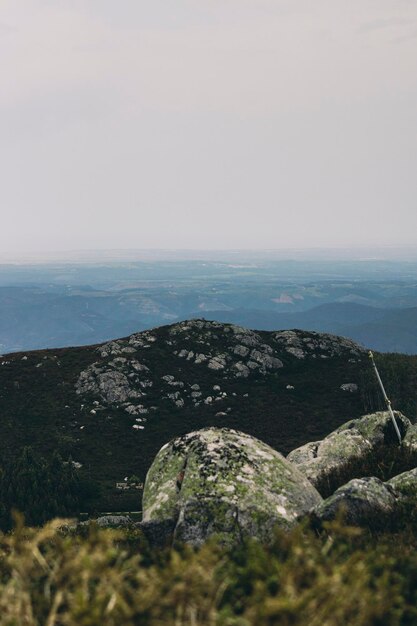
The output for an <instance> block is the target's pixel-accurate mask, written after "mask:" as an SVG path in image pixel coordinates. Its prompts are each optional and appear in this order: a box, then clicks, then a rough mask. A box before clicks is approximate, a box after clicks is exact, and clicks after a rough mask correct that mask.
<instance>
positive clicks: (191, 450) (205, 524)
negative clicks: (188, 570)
mask: <svg viewBox="0 0 417 626" xmlns="http://www.w3.org/2000/svg"><path fill="white" fill-rule="evenodd" d="M320 501H321V496H320V495H319V494H318V492H317V491H316V490H315V489H314V487H313V486H312V485H311V484H310V483H309V482H308V480H306V478H305V477H304V476H303V475H302V474H300V472H298V470H297V469H296V468H295V467H294V466H293V465H291V463H289V462H288V461H287V460H286V459H285V458H284V457H283V456H282V455H281V454H279V453H278V452H276V451H275V450H273V449H272V448H270V447H269V446H268V445H266V444H264V443H262V442H261V441H259V440H258V439H255V438H254V437H250V436H249V435H246V434H243V433H240V432H238V431H235V430H229V429H226V428H207V429H203V430H200V431H196V432H193V433H190V434H188V435H185V436H183V437H180V438H178V439H175V440H174V441H171V442H170V443H168V444H166V445H165V446H163V448H161V450H160V452H159V453H158V455H157V456H156V458H155V460H154V462H153V464H152V466H151V468H150V470H149V472H148V475H147V478H146V483H145V489H144V494H143V520H144V522H145V523H149V522H159V523H162V522H164V521H166V522H167V524H168V526H169V523H168V522H169V521H170V520H171V521H173V522H174V528H175V530H174V536H175V538H176V539H179V540H182V541H186V542H188V543H191V544H193V545H200V544H201V543H203V542H204V541H205V540H206V539H207V538H208V537H210V536H211V535H216V536H218V537H219V538H220V539H221V540H223V541H225V542H236V541H240V540H241V538H242V537H243V536H254V537H257V538H259V539H261V540H267V539H268V538H270V536H271V530H272V528H273V526H274V525H279V526H282V527H284V528H289V527H291V526H292V525H293V524H295V523H296V521H297V519H298V517H299V516H300V515H303V514H305V513H306V512H307V511H309V510H310V509H311V508H312V507H313V506H315V505H317V504H318V503H319V502H320Z"/></svg>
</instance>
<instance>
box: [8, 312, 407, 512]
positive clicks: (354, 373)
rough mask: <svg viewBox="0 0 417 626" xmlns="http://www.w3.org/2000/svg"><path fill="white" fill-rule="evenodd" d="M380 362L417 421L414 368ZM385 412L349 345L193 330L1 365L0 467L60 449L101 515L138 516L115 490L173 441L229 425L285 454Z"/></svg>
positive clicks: (211, 327)
mask: <svg viewBox="0 0 417 626" xmlns="http://www.w3.org/2000/svg"><path fill="white" fill-rule="evenodd" d="M378 361H379V365H380V367H381V368H382V372H383V376H384V377H385V381H386V383H387V387H388V390H389V393H390V394H391V396H392V400H393V401H394V405H395V407H396V408H398V409H400V410H402V411H404V412H405V413H408V415H409V417H413V414H414V413H415V404H416V390H415V381H416V379H417V359H416V358H415V357H404V356H401V355H379V357H378ZM342 385H356V386H357V390H356V388H355V387H347V388H342ZM352 390H353V391H352ZM381 406H382V405H381V401H380V398H379V396H378V393H377V389H376V385H375V382H374V379H373V378H372V375H371V371H370V368H369V362H368V358H367V355H366V352H365V351H364V350H363V349H362V348H360V347H359V346H357V345H356V344H354V343H353V342H352V341H350V340H347V339H343V338H340V337H335V336H332V335H324V334H319V333H313V332H304V331H280V332H262V331H259V332H254V331H250V330H247V329H245V328H242V327H237V326H231V325H227V324H222V323H218V322H209V321H205V320H191V321H188V322H182V323H179V324H174V325H172V326H163V327H160V328H156V329H153V330H151V331H144V332H142V333H137V334H134V335H131V336H130V337H127V338H125V339H120V340H117V341H112V342H109V343H106V344H102V345H99V346H89V347H83V348H69V349H59V350H47V351H41V352H28V353H25V354H24V353H16V354H11V355H9V356H7V357H4V358H3V360H2V361H0V407H1V408H0V441H1V448H0V457H3V458H7V457H9V456H11V455H15V454H16V453H17V451H18V450H19V448H21V447H22V446H23V445H29V444H30V445H33V446H34V447H36V448H38V449H39V450H41V451H42V452H43V453H48V452H52V451H53V450H56V449H57V450H59V451H60V452H61V454H62V455H64V456H65V457H67V456H68V455H72V458H73V460H74V461H75V462H78V463H81V464H82V470H81V471H82V472H84V473H85V474H86V475H88V476H90V477H91V478H92V479H94V480H96V481H98V482H100V484H101V486H102V495H101V498H100V500H99V502H98V504H97V507H98V508H100V509H104V508H113V509H118V508H125V507H128V508H133V507H136V508H137V507H138V506H139V494H138V493H137V492H136V491H131V492H129V491H120V490H117V489H116V483H117V482H122V481H123V479H124V478H125V477H126V476H128V477H129V476H131V475H133V474H134V475H136V476H138V477H139V479H140V480H143V479H144V477H145V474H146V471H147V469H148V467H149V465H150V463H151V461H152V459H153V457H154V455H155V454H156V452H157V451H158V449H159V448H160V447H161V445H162V444H163V443H165V442H167V441H169V440H170V439H171V438H173V437H175V436H178V435H180V434H184V433H186V432H189V431H191V430H195V429H198V428H202V427H204V426H209V425H219V426H228V427H232V428H237V429H239V430H243V431H245V432H247V433H249V434H252V435H254V436H256V437H259V438H260V439H262V440H263V441H265V442H266V443H268V444H270V445H272V446H273V447H274V448H276V449H278V450H280V451H281V452H283V453H287V452H289V451H290V450H291V449H293V448H295V447H297V446H299V445H301V444H303V443H305V442H307V441H311V440H314V439H319V438H322V437H323V436H324V435H325V434H327V433H328V432H330V431H331V430H332V429H334V428H335V427H337V426H338V425H340V424H341V423H343V422H345V421H347V420H348V419H350V418H354V417H357V416H359V415H361V414H363V413H365V412H367V411H370V410H375V409H379V408H381ZM410 413H412V414H410Z"/></svg>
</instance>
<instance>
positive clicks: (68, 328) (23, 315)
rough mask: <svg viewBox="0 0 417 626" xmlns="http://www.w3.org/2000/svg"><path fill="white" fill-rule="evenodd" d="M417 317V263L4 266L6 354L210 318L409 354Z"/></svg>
mask: <svg viewBox="0 0 417 626" xmlns="http://www.w3.org/2000/svg"><path fill="white" fill-rule="evenodd" d="M232 261H233V262H232ZM416 312H417V264H415V263H406V262H403V263H388V262H376V261H363V262H359V261H357V262H347V261H345V262H337V261H335V262H334V263H333V262H329V261H326V262H324V261H320V262H319V261H314V262H313V261H312V262H310V263H309V262H307V261H303V262H301V261H291V260H288V261H284V260H282V261H272V260H268V259H267V258H263V257H262V258H261V257H259V258H258V257H253V258H251V259H245V258H240V257H239V256H237V257H236V258H233V259H231V258H229V257H228V258H227V260H223V261H222V260H221V259H219V260H218V261H215V260H213V259H211V260H210V259H206V260H204V259H203V258H202V259H199V260H189V261H187V260H185V259H183V260H177V261H168V260H165V261H149V260H148V261H146V260H143V261H141V262H139V261H138V262H133V261H132V262H130V263H127V262H125V263H112V262H109V263H101V264H92V263H90V264H88V263H84V264H83V263H80V264H70V263H67V264H60V265H59V264H55V265H54V264H44V265H33V266H30V265H9V266H6V265H0V354H7V353H9V352H15V351H19V350H37V349H43V348H58V347H65V346H78V345H89V344H93V343H99V342H102V341H106V340H109V339H111V338H112V337H120V336H124V335H127V334H129V333H132V332H137V331H139V330H145V329H148V328H153V327H156V326H160V325H162V324H169V323H174V322H177V321H180V320H183V319H190V318H193V317H196V318H198V317H202V316H204V317H207V318H209V319H218V320H219V321H224V322H233V323H240V324H243V325H246V326H249V327H251V328H258V329H264V330H279V329H290V328H300V329H305V330H310V329H311V330H317V331H320V332H332V333H336V334H339V335H344V336H347V337H351V338H352V339H354V340H356V341H358V342H360V343H363V344H364V345H366V346H369V347H371V348H373V349H375V350H380V351H396V352H404V353H410V354H411V353H417V330H416V329H417V324H416V320H417V313H416Z"/></svg>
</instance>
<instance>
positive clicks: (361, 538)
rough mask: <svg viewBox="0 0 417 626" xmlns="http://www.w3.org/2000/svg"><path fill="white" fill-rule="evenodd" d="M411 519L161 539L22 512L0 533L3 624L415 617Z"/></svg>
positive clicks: (328, 625)
mask: <svg viewBox="0 0 417 626" xmlns="http://www.w3.org/2000/svg"><path fill="white" fill-rule="evenodd" d="M415 530H416V526H415V525H414V526H413V525H412V524H411V525H410V526H409V527H408V528H407V530H405V531H403V532H402V533H401V534H398V533H397V534H394V535H388V534H382V535H378V536H376V535H372V534H369V533H363V532H361V531H359V530H358V529H352V528H347V527H344V526H342V525H341V524H340V523H334V524H332V525H330V526H328V527H327V530H326V532H325V533H322V534H319V535H317V534H315V533H314V532H312V531H310V530H308V529H306V528H302V527H299V528H297V529H295V530H294V531H292V532H289V533H283V532H279V531H277V533H276V535H275V538H274V541H273V542H272V544H270V545H268V546H265V545H262V544H261V543H259V542H258V541H255V540H249V541H246V542H244V543H243V544H241V545H240V546H238V547H234V548H223V547H221V546H219V545H218V544H215V543H213V542H210V543H207V544H205V545H203V546H202V547H201V548H199V549H197V550H193V549H190V548H188V547H186V546H183V545H178V546H176V547H175V548H173V549H170V550H167V549H165V550H156V549H151V548H149V546H148V545H147V544H146V543H145V542H144V539H143V537H142V535H141V534H140V533H139V532H138V531H136V530H134V529H130V530H129V529H128V530H125V531H123V532H122V531H111V530H98V529H97V528H95V527H94V526H91V527H90V528H88V529H83V534H82V535H80V534H73V533H71V532H68V531H64V530H63V529H62V522H60V521H55V522H51V523H49V524H48V525H46V526H44V527H43V528H40V529H38V530H35V529H29V528H25V527H24V526H23V525H22V523H21V521H20V520H18V524H17V526H16V528H15V529H14V531H13V532H12V533H10V534H7V535H1V534H0V625H1V626H12V625H13V626H14V625H19V626H20V625H23V624H25V625H27V626H39V625H40V624H48V626H53V625H54V626H55V625H56V626H58V625H59V626H61V625H65V626H120V625H121V624H123V626H140V625H146V626H162V625H164V626H170V625H172V626H192V625H197V624H198V626H252V625H254V624H256V626H272V625H275V624H276V625H283V626H290V625H291V626H305V625H306V624H308V625H309V626H323V625H324V626H382V625H383V626H412V625H413V624H415V623H416V622H417V608H416V607H417V539H416V533H415Z"/></svg>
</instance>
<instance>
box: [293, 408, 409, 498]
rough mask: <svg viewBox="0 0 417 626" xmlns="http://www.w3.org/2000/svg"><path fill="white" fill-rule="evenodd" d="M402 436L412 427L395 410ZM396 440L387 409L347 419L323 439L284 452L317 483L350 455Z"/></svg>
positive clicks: (344, 463) (341, 466) (357, 456)
mask: <svg viewBox="0 0 417 626" xmlns="http://www.w3.org/2000/svg"><path fill="white" fill-rule="evenodd" d="M395 417H396V421H397V424H398V427H399V429H400V432H401V434H402V436H404V435H405V436H406V434H407V432H408V430H409V429H410V428H411V422H410V420H409V419H408V418H407V417H405V416H404V415H402V413H399V412H398V411H396V412H395ZM397 443H398V440H397V436H396V433H395V429H394V425H393V423H392V420H391V417H390V414H389V412H388V411H380V412H378V413H372V414H369V415H365V416H364V417H361V418H358V419H353V420H350V421H349V422H346V423H345V424H343V425H342V426H340V427H339V428H337V429H336V430H335V431H333V432H332V433H330V434H329V435H328V436H327V437H325V439H323V440H322V441H315V442H310V443H307V444H305V445H304V446H301V447H300V448H297V449H296V450H293V451H292V452H290V453H289V455H288V456H287V459H288V460H289V461H291V463H293V464H294V465H296V466H297V467H298V469H299V470H300V471H301V472H302V473H303V474H304V475H305V476H306V477H307V478H308V479H309V480H310V482H311V483H312V484H313V485H314V486H317V485H319V484H320V483H322V482H323V480H324V479H325V478H326V477H328V476H330V475H331V474H332V473H334V472H338V471H341V470H342V469H344V468H345V467H348V466H349V463H350V462H351V461H352V460H353V459H361V458H363V459H365V458H366V457H369V455H371V454H373V453H374V452H375V450H376V449H377V448H380V447H383V446H385V445H386V446H389V445H392V444H394V445H396V444H397Z"/></svg>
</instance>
